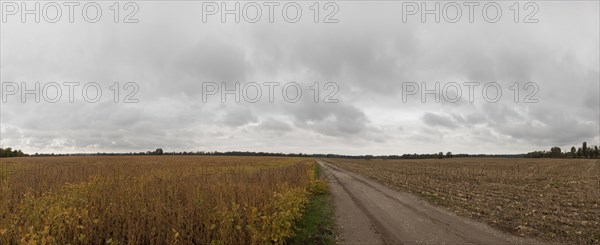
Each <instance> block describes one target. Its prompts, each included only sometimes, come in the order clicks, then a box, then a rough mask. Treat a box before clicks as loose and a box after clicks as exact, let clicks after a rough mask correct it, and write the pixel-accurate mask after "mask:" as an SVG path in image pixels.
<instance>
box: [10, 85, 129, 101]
mask: <svg viewBox="0 0 600 245" xmlns="http://www.w3.org/2000/svg"><path fill="white" fill-rule="evenodd" d="M139 91H140V86H139V85H138V84H137V83H135V82H126V83H119V82H114V83H112V84H111V85H110V86H105V87H103V86H102V85H100V84H99V83H96V82H87V83H80V82H63V83H58V82H47V83H42V82H34V83H25V82H21V83H16V82H2V83H1V86H0V94H1V95H2V103H9V102H19V103H28V102H35V103H41V102H46V103H60V102H64V103H74V102H76V101H78V102H79V101H83V102H86V103H98V102H100V101H101V100H102V98H103V96H107V97H110V99H111V101H113V102H114V103H138V102H139V101H140V100H139V98H138V97H137V96H138V92H139Z"/></svg>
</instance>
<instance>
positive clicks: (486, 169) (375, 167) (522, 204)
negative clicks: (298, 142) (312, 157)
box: [327, 158, 600, 244]
mask: <svg viewBox="0 0 600 245" xmlns="http://www.w3.org/2000/svg"><path fill="white" fill-rule="evenodd" d="M327 161H328V162H331V163H333V164H334V165H336V166H338V167H341V168H344V169H347V170H351V171H353V172H356V173H359V174H361V175H364V176H367V177H370V178H372V179H374V180H377V181H379V182H381V183H383V184H385V185H387V186H390V187H392V188H394V189H397V190H400V191H407V192H412V193H414V194H417V195H420V196H421V197H423V198H425V199H426V200H428V201H430V202H432V203H434V204H438V205H442V206H445V207H448V208H449V209H451V210H452V211H454V212H455V213H457V214H459V215H462V216H468V217H472V218H475V219H479V220H482V221H485V222H487V223H488V224H490V225H492V226H494V227H497V228H500V229H502V230H505V231H508V232H510V233H513V234H518V235H521V236H530V237H536V238H539V239H541V240H546V241H552V242H566V243H570V244H600V162H598V160H583V159H581V160H580V159H508V158H506V159H501V158H449V159H443V160H438V159H428V160H348V159H335V160H331V159H327Z"/></svg>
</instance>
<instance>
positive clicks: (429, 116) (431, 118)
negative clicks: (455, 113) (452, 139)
mask: <svg viewBox="0 0 600 245" xmlns="http://www.w3.org/2000/svg"><path fill="white" fill-rule="evenodd" d="M422 119H423V122H425V124H427V125H429V126H432V127H437V126H441V127H445V128H450V129H454V128H457V127H458V125H456V123H455V122H454V120H452V118H450V117H445V116H441V115H437V114H433V113H429V112H428V113H425V115H423V118H422Z"/></svg>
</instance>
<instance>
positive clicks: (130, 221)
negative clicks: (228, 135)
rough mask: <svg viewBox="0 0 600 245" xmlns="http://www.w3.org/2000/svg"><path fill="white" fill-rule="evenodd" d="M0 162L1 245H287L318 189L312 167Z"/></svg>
mask: <svg viewBox="0 0 600 245" xmlns="http://www.w3.org/2000/svg"><path fill="white" fill-rule="evenodd" d="M0 161H1V162H0V197H1V198H0V217H1V218H0V244H15V243H22V244H68V243H70V244H247V243H251V244H265V243H270V244H272V243H275V244H281V243H285V240H286V239H288V238H290V237H291V236H293V232H294V230H293V228H294V227H293V226H294V223H295V222H297V221H298V220H299V219H300V218H301V216H302V214H303V211H304V208H305V205H306V203H307V201H308V198H309V196H310V190H311V187H314V186H313V185H314V184H315V183H318V182H319V181H318V180H316V179H315V167H314V166H315V162H314V160H313V159H308V158H282V157H223V156H220V157H217V156H202V157H198V156H81V157H26V158H12V159H1V160H0ZM321 184H322V183H321Z"/></svg>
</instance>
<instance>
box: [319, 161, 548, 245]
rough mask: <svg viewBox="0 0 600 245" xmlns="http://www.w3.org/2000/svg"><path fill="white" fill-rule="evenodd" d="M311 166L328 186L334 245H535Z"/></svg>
mask: <svg viewBox="0 0 600 245" xmlns="http://www.w3.org/2000/svg"><path fill="white" fill-rule="evenodd" d="M317 161H318V162H319V164H321V166H323V169H324V170H325V174H326V176H327V179H328V181H329V184H330V189H331V193H332V197H333V202H334V205H335V219H336V223H337V226H338V227H337V228H338V234H339V239H338V243H340V244H540V243H539V242H536V241H533V240H529V239H523V238H519V237H514V236H510V235H507V234H505V233H503V232H501V231H498V230H495V229H493V228H490V227H489V226H487V225H485V224H481V223H477V222H475V221H472V220H470V219H467V218H464V217H459V216H457V215H455V214H453V213H451V212H449V211H447V210H445V209H442V208H438V207H434V206H431V205H429V204H428V203H427V202H425V201H423V200H420V199H419V198H418V197H417V196H415V195H412V194H409V193H401V192H397V191H395V190H392V189H390V188H388V187H386V186H384V185H381V184H379V183H376V182H375V181H372V180H369V179H366V178H364V177H362V176H359V175H357V174H354V173H351V172H349V171H346V170H343V169H340V168H337V167H335V166H333V165H331V164H328V163H326V162H324V161H321V160H317Z"/></svg>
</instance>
